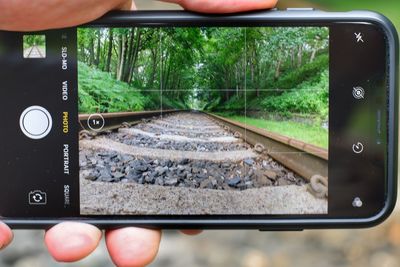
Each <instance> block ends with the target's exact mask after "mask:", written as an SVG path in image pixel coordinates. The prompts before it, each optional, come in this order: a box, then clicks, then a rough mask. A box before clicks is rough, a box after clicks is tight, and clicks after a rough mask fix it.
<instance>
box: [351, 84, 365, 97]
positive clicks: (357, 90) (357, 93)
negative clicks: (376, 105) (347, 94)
mask: <svg viewBox="0 0 400 267" xmlns="http://www.w3.org/2000/svg"><path fill="white" fill-rule="evenodd" d="M364 94H365V91H364V88H362V87H361V86H357V87H353V96H354V98H355V99H362V98H364Z"/></svg>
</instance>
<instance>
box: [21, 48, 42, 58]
mask: <svg viewBox="0 0 400 267" xmlns="http://www.w3.org/2000/svg"><path fill="white" fill-rule="evenodd" d="M25 57H26V58H44V57H45V56H44V52H43V51H42V50H41V48H39V47H38V46H36V45H34V46H32V47H30V48H28V52H27V54H26V56H25Z"/></svg>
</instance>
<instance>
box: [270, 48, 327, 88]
mask: <svg viewBox="0 0 400 267" xmlns="http://www.w3.org/2000/svg"><path fill="white" fill-rule="evenodd" d="M328 66H329V57H328V54H323V55H321V56H319V57H317V58H316V59H315V60H314V61H313V62H311V63H308V64H305V65H303V66H301V67H300V68H297V69H294V70H291V71H290V72H288V73H287V74H285V75H283V76H282V77H281V78H280V79H279V80H278V81H277V82H276V83H275V84H274V87H275V88H277V89H292V88H299V86H298V85H299V84H302V83H303V82H304V81H308V82H309V83H310V82H315V81H318V80H319V78H320V77H319V75H318V74H319V72H320V71H321V70H324V69H327V67H328ZM326 85H328V83H327V84H326ZM300 88H302V87H300Z"/></svg>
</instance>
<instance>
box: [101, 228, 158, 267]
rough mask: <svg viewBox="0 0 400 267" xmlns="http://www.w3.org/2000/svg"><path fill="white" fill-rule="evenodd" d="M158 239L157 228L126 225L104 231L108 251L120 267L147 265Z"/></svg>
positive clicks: (154, 251)
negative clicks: (125, 226) (126, 226)
mask: <svg viewBox="0 0 400 267" xmlns="http://www.w3.org/2000/svg"><path fill="white" fill-rule="evenodd" d="M160 240H161V231H159V230H149V229H142V228H135V227H128V228H122V229H118V230H112V231H109V232H107V233H106V244H107V249H108V252H109V253H110V256H111V259H112V260H113V262H114V264H115V265H117V266H120V267H125V266H126V267H135V266H146V265H148V264H149V263H150V262H152V261H153V260H154V258H155V257H156V255H157V252H158V248H159V245H160Z"/></svg>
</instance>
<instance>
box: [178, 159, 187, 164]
mask: <svg viewBox="0 0 400 267" xmlns="http://www.w3.org/2000/svg"><path fill="white" fill-rule="evenodd" d="M179 164H181V165H186V164H189V159H186V158H185V159H182V160H181V161H179Z"/></svg>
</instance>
